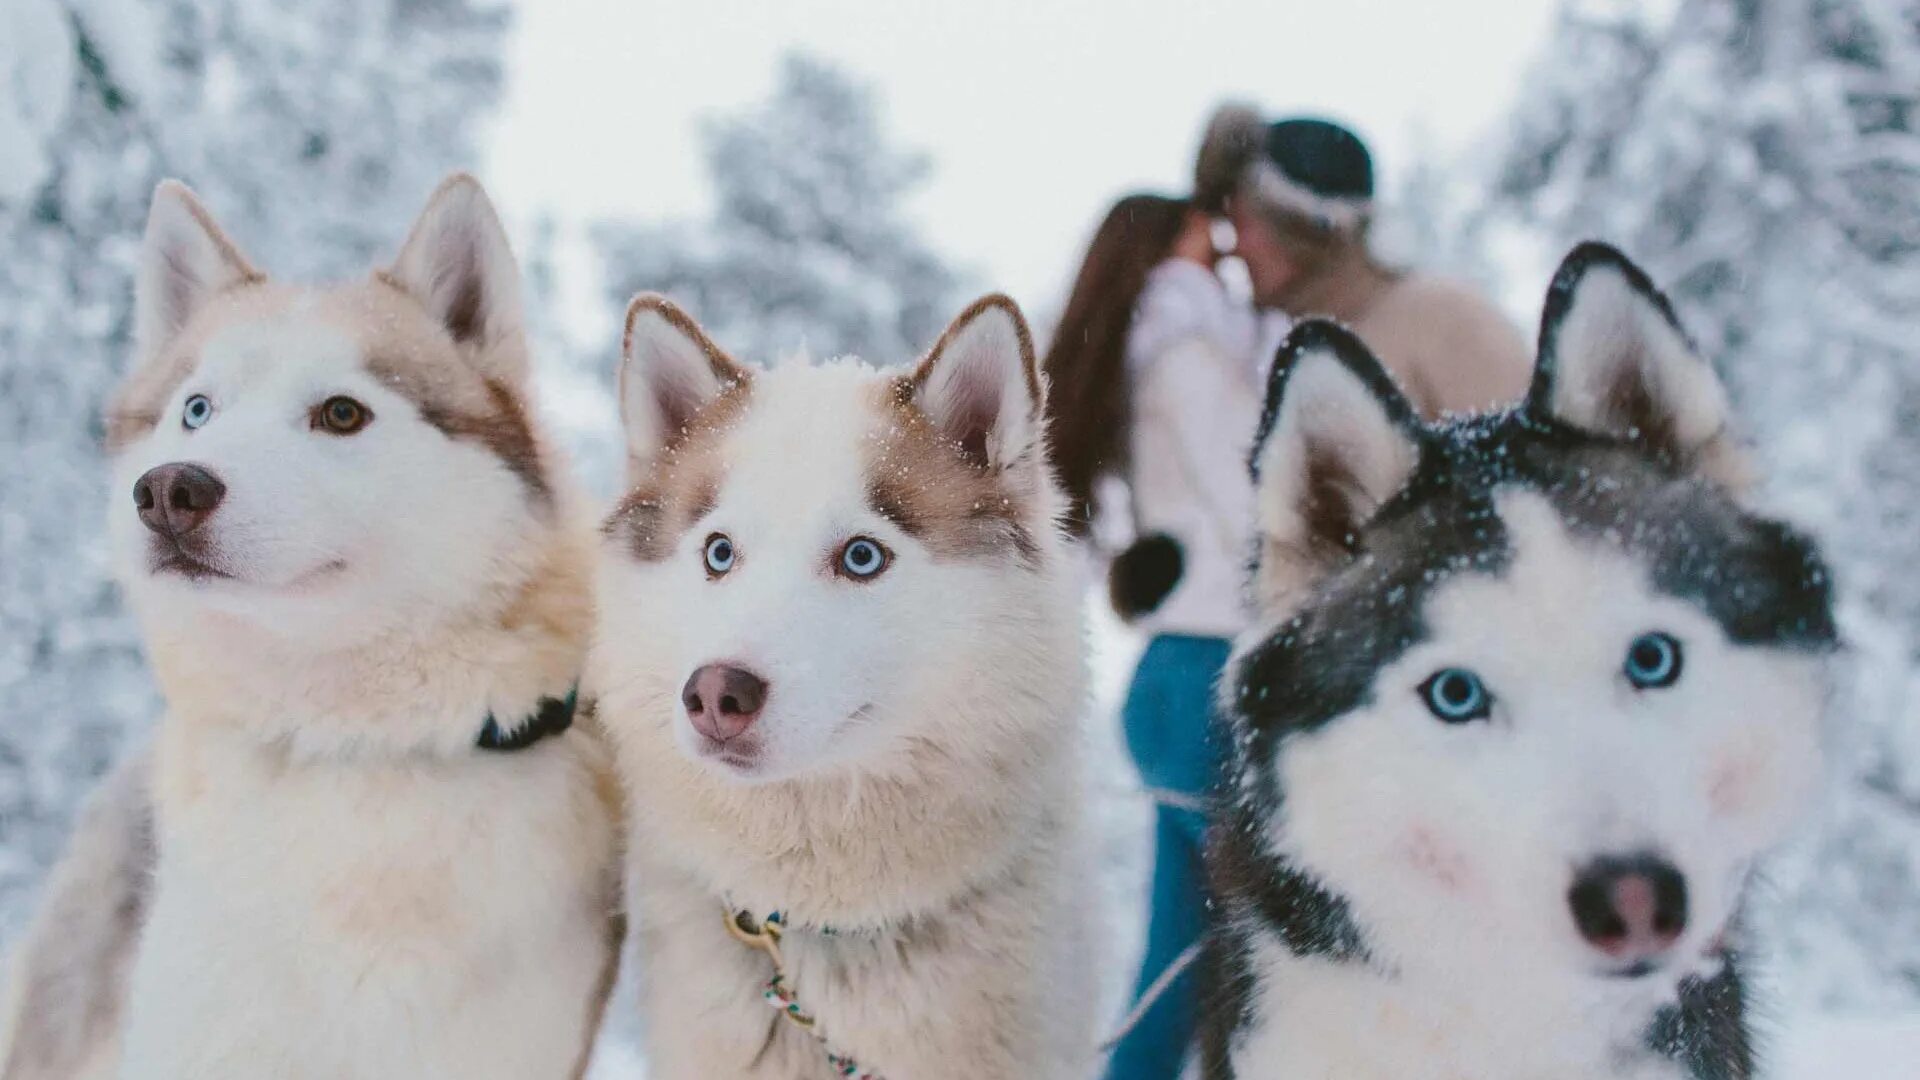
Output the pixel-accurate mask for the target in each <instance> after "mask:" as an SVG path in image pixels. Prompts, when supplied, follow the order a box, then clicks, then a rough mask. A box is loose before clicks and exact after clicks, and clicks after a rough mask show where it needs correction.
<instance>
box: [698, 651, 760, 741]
mask: <svg viewBox="0 0 1920 1080" xmlns="http://www.w3.org/2000/svg"><path fill="white" fill-rule="evenodd" d="M766 700H767V684H766V681H765V680H764V679H762V678H760V676H758V675H755V674H754V673H753V672H751V671H746V670H743V669H741V668H737V667H733V666H731V665H728V664H708V665H706V666H705V667H702V668H701V669H699V670H698V671H695V672H694V673H693V676H692V677H691V678H689V679H688V680H687V685H686V686H685V687H684V688H683V689H682V690H681V691H680V703H681V704H682V705H685V706H686V707H687V719H689V720H691V721H693V729H694V730H695V731H698V732H699V733H700V734H702V735H705V736H706V737H707V738H709V739H713V740H714V741H716V742H726V741H727V740H729V739H731V738H734V737H735V736H737V735H739V734H740V733H741V732H743V731H745V730H747V729H748V728H750V727H752V726H753V722H754V721H755V720H758V719H759V718H760V706H762V705H763V704H765V703H766Z"/></svg>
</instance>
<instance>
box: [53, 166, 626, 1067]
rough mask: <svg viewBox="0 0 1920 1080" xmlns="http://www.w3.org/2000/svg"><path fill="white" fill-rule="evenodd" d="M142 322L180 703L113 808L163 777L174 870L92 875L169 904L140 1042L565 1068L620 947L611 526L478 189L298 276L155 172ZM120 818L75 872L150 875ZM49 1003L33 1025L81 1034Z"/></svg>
mask: <svg viewBox="0 0 1920 1080" xmlns="http://www.w3.org/2000/svg"><path fill="white" fill-rule="evenodd" d="M135 353H136V355H135V361H134V369H133V371H132V373H131V375H130V376H129V377H128V379H127V381H126V383H125V385H124V386H123V387H122V389H121V390H120V392H119V394H118V395H117V397H116V398H115V399H114V400H113V402H112V403H111V404H110V407H109V414H108V441H109V453H110V456H111V462H112V475H113V488H114V490H115V491H117V492H120V493H122V494H120V496H119V498H118V501H117V502H116V504H115V505H114V507H113V508H112V511H111V514H110V527H111V539H112V547H113V551H114V555H115V558H116V562H117V564H118V567H119V570H120V572H121V574H122V576H123V578H124V583H125V586H126V590H127V594H128V597H129V599H130V601H131V604H132V606H133V608H134V610H135V612H136V613H137V615H138V617H139V619H140V622H141V625H142V629H143V631H144V634H145V641H146V644H147V648H148V651H149V654H150V656H151V659H152V663H153V667H154V671H155V673H156V675H157V676H158V679H159V682H160V684H161V688H162V690H163V691H164V693H165V696H166V700H167V706H168V715H167V716H166V718H165V719H164V720H163V721H162V724H161V726H160V729H159V733H158V736H157V740H156V744H155V747H154V751H153V756H152V760H151V762H148V763H141V762H136V765H135V769H134V770H133V771H132V773H130V774H128V775H123V777H122V778H121V779H120V780H118V781H116V782H115V785H114V786H115V787H116V788H120V789H124V790H123V791H122V792H121V795H122V797H121V798H118V799H110V800H108V801H107V802H106V803H105V804H103V806H102V809H101V812H102V813H104V814H107V815H109V817H113V816H114V815H113V810H114V808H115V807H116V806H119V807H121V813H120V814H119V815H118V816H117V818H116V820H121V821H138V820H140V819H141V811H142V810H143V809H144V807H146V806H147V805H149V797H148V795H147V792H146V791H145V790H143V787H144V786H150V789H151V795H150V805H151V807H152V818H153V846H154V847H155V848H157V851H158V857H157V863H156V865H155V866H154V868H153V880H152V883H151V895H144V894H142V895H139V896H136V897H129V896H128V895H127V893H128V892H129V890H127V889H124V888H104V889H102V890H101V892H102V894H101V895H100V896H99V897H98V898H97V899H96V900H95V903H97V904H100V905H117V906H118V907H119V908H125V907H127V906H128V905H129V904H132V905H133V906H135V907H138V908H144V910H145V912H146V915H145V922H144V926H143V927H142V928H141V929H140V931H139V934H138V938H139V941H138V955H137V958H136V959H135V960H134V962H133V968H132V974H131V985H130V989H129V990H128V991H127V1001H126V1013H127V1016H126V1021H125V1030H124V1034H123V1035H122V1036H121V1044H122V1045H121V1047H120V1054H119V1058H120V1064H119V1075H121V1076H123V1077H141V1078H145V1077H154V1078H171V1077H181V1078H185V1077H195V1078H206V1077H247V1078H257V1077H266V1076H273V1077H316V1078H317V1077H329V1078H333V1077H393V1076H421V1077H428V1076H447V1077H451V1076H460V1077H500V1078H502V1080H506V1078H514V1080H520V1078H527V1077H555V1078H560V1077H567V1076H572V1075H577V1074H578V1073H579V1072H581V1071H582V1069H583V1067H584V1061H585V1058H586V1055H587V1052H588V1047H589V1045H590V1042H591V1038H592V1034H593V1032H594V1030H595V1028H596V1027H597V1023H598V1019H599V1012H600V1008H601V1006H602V1003H603V1001H604V998H605V993H606V990H607V987H608V985H609V983H610V981H611V971H612V963H613V959H614V957H615V956H616V955H617V947H616V944H615V942H614V941H613V940H611V939H610V934H609V930H610V913H611V912H612V910H613V908H614V897H613V892H614V887H615V886H616V885H617V880H616V876H615V875H614V874H613V873H612V872H611V870H610V867H611V866H612V864H613V863H614V862H615V858H614V844H615V842H616V839H617V836H616V830H615V828H614V824H613V813H612V807H613V800H612V797H611V796H612V792H611V788H610V784H609V782H608V780H609V778H610V775H609V773H608V772H607V770H606V768H605V766H604V765H603V764H602V760H601V759H602V753H603V752H602V751H600V750H599V749H598V747H597V744H596V742H595V741H594V740H593V739H592V738H591V737H589V735H588V734H587V733H585V732H583V731H581V732H571V733H569V732H568V731H567V727H568V724H569V722H570V720H571V703H572V700H573V698H572V686H573V683H574V681H575V679H576V676H577V672H578V670H579V667H580V664H581V663H582V661H583V659H584V652H585V642H586V635H587V633H588V631H589V630H590V628H591V621H592V620H591V600H592V594H591V581H592V573H591V557H592V549H591V532H590V530H588V529H585V528H581V527H579V522H580V518H579V516H578V515H577V514H576V512H575V508H574V506H573V505H572V504H573V497H572V496H571V494H570V493H569V491H568V490H567V488H566V487H565V486H564V484H563V478H562V476H561V475H560V473H559V471H558V469H557V463H556V461H555V460H554V455H553V453H552V451H550V450H549V449H548V447H547V446H546V445H545V443H544V441H543V440H542V438H541V437H540V435H539V434H538V432H537V431H536V429H535V427H534V425H533V420H532V416H533V405H532V401H531V396H530V387H529V385H528V383H529V371H528V363H529V362H528V357H527V351H526V346H525V341H524V335H523V332H522V329H521V311H520V302H519V287H518V274H517V270H516V268H515V265H514V261H513V257H512V254H511V252H510V251H509V250H508V247H507V242H506V238H505V235H504V233H503V232H502V230H501V228H500V225H499V222H498V220H497V219H496V217H495V216H494V213H493V210H492V207H491V206H490V205H489V203H488V201H487V199H486V196H485V195H484V194H483V193H482V192H481V190H480V188H479V186H478V185H477V184H476V183H474V181H473V180H471V179H470V178H467V177H463V176H460V177H454V178H452V179H450V180H449V181H447V182H446V183H445V184H443V185H442V186H441V188H440V189H439V190H438V191H436V192H435V193H434V195H433V198H432V200H431V201H430V202H429V203H428V205H427V208H426V210H425V211H424V213H423V214H422V215H421V218H420V220H419V221H418V222H417V223H416V225H415V227H414V229H413V232H412V234H411V236H409V238H408V239H407V241H406V243H405V245H404V246H403V247H402V249H401V252H400V255H399V258H398V260H397V261H396V262H395V263H394V264H393V265H392V266H391V267H390V268H388V269H386V270H383V271H381V272H378V273H376V274H374V275H372V276H371V277H370V278H369V279H367V280H365V281H362V282H359V283H356V284H350V285H343V286H338V287H331V288H317V289H308V288H299V287H294V286H290V285H283V284H279V283H276V282H273V281H270V280H268V279H267V278H266V277H265V276H264V275H263V274H262V273H261V272H260V271H258V270H256V269H255V268H254V267H253V266H252V265H251V264H250V263H249V262H248V261H247V260H246V258H245V257H244V256H242V255H241V253H240V251H239V250H238V248H236V247H235V245H234V244H233V242H232V241H231V240H229V239H228V238H227V237H226V235H225V234H224V233H222V231H221V230H220V228H219V227H218V226H217V225H216V224H215V223H214V221H213V219H212V218H211V216H209V214H208V213H207V211H206V210H205V209H203V208H202V207H201V205H200V204H199V202H198V201H197V200H196V199H195V198H194V197H193V195H192V194H191V193H190V192H188V190H187V189H186V188H184V187H182V186H180V185H178V184H175V183H166V184H162V185H161V187H160V188H159V190H158V191H157V192H156V194H155V196H154V202H153V209H152V213H151V216H150V218H149V220H148V225H147V235H146V240H145V247H144V250H143V252H142V256H141V263H140V269H139V275H138V279H137V283H136V326H135ZM139 772H145V775H144V776H138V773H139ZM122 804H124V805H122ZM126 835H127V831H126V830H125V829H115V828H113V827H112V826H111V822H107V823H98V822H96V823H93V827H90V828H88V829H85V830H83V831H82V833H81V835H80V842H82V843H87V844H100V845H105V846H107V847H109V848H112V849H113V851H112V852H109V853H108V855H111V856H112V857H111V858H109V857H107V856H106V855H103V854H102V853H101V852H95V851H76V852H75V853H73V854H72V855H70V856H69V859H68V862H69V864H70V865H71V866H72V867H74V874H75V876H76V879H83V878H86V877H88V876H89V875H91V877H92V878H94V879H97V880H101V881H104V882H110V883H124V882H126V881H128V880H138V879H139V876H140V874H141V872H142V870H143V869H144V868H143V867H142V866H140V865H138V864H139V862H140V860H141V859H142V858H144V857H150V852H146V849H145V848H144V847H143V845H141V844H139V843H137V842H127V841H126ZM116 852H117V854H114V853H116ZM143 852H145V854H143ZM116 860H117V865H115V864H116ZM102 862H104V863H106V865H104V866H95V865H94V864H95V863H102ZM81 899H82V898H81V897H79V896H78V895H77V894H76V893H75V892H74V891H72V890H70V889H62V888H60V887H58V885H57V884H56V888H55V892H54V897H53V900H54V903H55V904H56V906H62V905H64V906H65V907H66V908H67V909H68V910H67V911H66V914H67V915H70V916H79V915H84V914H85V913H83V912H75V911H73V910H72V908H73V906H74V905H76V904H77V903H79V902H80V900H81ZM69 921H70V920H68V919H64V918H51V917H50V918H48V919H46V920H43V922H42V927H43V931H44V932H47V933H54V932H58V928H59V927H60V926H61V925H65V924H66V923H67V922H69ZM110 921H111V920H109V919H105V918H78V919H77V922H78V924H79V925H81V926H83V927H85V926H94V925H98V924H101V923H104V922H110ZM30 944H31V943H30ZM88 945H89V947H91V946H92V945H93V942H91V941H90V942H88ZM28 955H29V956H30V957H33V956H40V957H44V956H46V955H49V950H47V949H45V948H40V949H30V950H29V953H28ZM76 963H80V964H89V965H92V966H91V967H90V968H89V969H88V970H87V971H85V972H81V973H80V975H82V976H84V978H81V979H80V981H81V982H83V983H86V984H87V985H90V986H94V987H95V989H96V990H97V991H98V992H99V993H100V994H101V995H102V996H106V995H108V993H109V990H110V984H111V982H112V979H111V978H110V971H109V972H108V974H107V975H102V974H101V971H102V970H107V969H109V968H110V965H105V964H100V963H96V962H95V961H94V960H92V959H89V958H88V954H86V953H83V954H82V955H81V956H80V957H78V958H77V959H76ZM41 974H42V975H43V976H48V973H47V972H44V971H43V972H42V973H41ZM58 976H59V973H58V972H57V971H56V972H53V973H51V975H50V976H48V979H47V981H45V983H44V984H45V985H47V986H57V985H58V984H59V979H58ZM88 980H92V981H91V982H89V981H88ZM31 990H32V987H29V991H30V992H31ZM58 1004H61V1005H62V1006H63V1007H65V1006H70V1005H72V1004H73V1003H70V1002H58ZM101 1009H102V1011H106V1012H111V1011H112V1003H111V1001H105V1002H102V1004H101ZM55 1011H56V1012H57V1011H58V1010H55ZM70 1016H71V1014H69V1019H70ZM58 1020H59V1018H58V1017H52V1018H49V1021H48V1022H50V1023H51V1022H56V1021H58ZM39 1022H40V1021H39V1020H38V1018H37V1016H36V1015H35V1013H34V1012H33V1011H32V1009H31V1007H30V1006H29V1007H28V1011H27V1013H26V1015H25V1016H24V1018H23V1019H22V1020H21V1021H20V1022H19V1026H20V1028H21V1030H20V1031H18V1032H17V1033H16V1035H15V1041H16V1052H15V1056H16V1058H17V1057H19V1053H20V1048H21V1047H28V1048H29V1049H30V1045H31V1044H33V1043H35V1042H36V1041H37V1042H38V1043H40V1044H42V1045H47V1044H52V1043H57V1042H58V1041H59V1039H61V1038H65V1037H67V1035H68V1034H70V1032H55V1033H52V1034H51V1035H50V1036H49V1035H48V1034H47V1033H44V1032H36V1031H34V1030H32V1028H33V1027H34V1025H36V1024H37V1023H39ZM96 1026H97V1025H96ZM56 1049H58V1048H57V1047H56ZM28 1064H29V1065H30V1064H31V1063H30V1062H29V1063H28ZM26 1067H27V1066H25V1065H23V1066H22V1068H23V1069H24V1068H26Z"/></svg>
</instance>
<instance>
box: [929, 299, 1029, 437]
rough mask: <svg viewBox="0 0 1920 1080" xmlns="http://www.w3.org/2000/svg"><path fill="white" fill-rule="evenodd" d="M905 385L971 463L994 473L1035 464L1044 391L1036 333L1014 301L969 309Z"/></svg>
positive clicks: (995, 301)
mask: <svg viewBox="0 0 1920 1080" xmlns="http://www.w3.org/2000/svg"><path fill="white" fill-rule="evenodd" d="M908 385H909V386H910V387H911V391H912V395H913V403H914V405H915V406H917V407H918V408H919V409H920V411H921V412H923V413H925V414H926V415H927V417H928V418H929V419H930V420H932V421H933V424H934V427H935V428H937V429H938V430H939V431H940V433H941V434H942V435H943V436H945V437H946V439H947V440H948V441H949V442H950V443H952V444H953V445H954V446H955V447H957V448H958V449H959V451H960V453H961V454H962V456H964V457H965V458H966V459H967V460H968V461H970V462H972V463H973V464H975V465H977V466H979V467H981V468H987V469H996V470H997V469H1005V468H1008V467H1009V466H1012V465H1014V464H1016V463H1018V462H1022V461H1031V460H1035V459H1036V458H1037V454H1038V450H1039V446H1040V432H1041V423H1042V421H1041V418H1042V416H1043V415H1044V411H1045V408H1046V390H1045V387H1044V384H1043V383H1042V382H1041V380H1040V365H1039V361H1038V360H1037V359H1036V358H1035V356H1034V351H1033V332H1032V331H1031V330H1029V329H1028V328H1027V320H1026V318H1025V317H1024V316H1022V315H1021V314H1020V307H1019V305H1017V304H1015V303H1014V302H1013V300H1012V299H1011V298H1009V297H1007V296H1004V295H1002V294H1000V293H993V294H990V295H988V296H983V297H981V298H980V299H978V300H975V301H974V302H973V303H972V304H970V305H968V307H967V309H966V310H965V311H963V312H961V313H960V315H959V316H958V317H957V318H955V319H954V320H953V322H952V324H951V325H949V326H948V327H947V329H946V332H945V333H943V334H941V335H940V340H939V341H937V342H935V343H934V346H933V348H932V349H931V350H929V351H928V353H927V355H926V358H925V359H923V360H921V361H920V366H919V367H918V368H916V369H914V372H913V375H912V377H911V379H910V380H909V383H908Z"/></svg>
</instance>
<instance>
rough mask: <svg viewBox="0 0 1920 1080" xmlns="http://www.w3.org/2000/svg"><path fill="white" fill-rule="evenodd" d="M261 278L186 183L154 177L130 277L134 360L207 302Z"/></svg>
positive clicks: (144, 358)
mask: <svg viewBox="0 0 1920 1080" xmlns="http://www.w3.org/2000/svg"><path fill="white" fill-rule="evenodd" d="M263 278H264V275H263V274H261V273H260V271H258V270H256V269H254V267H253V264H252V263H251V262H249V261H247V257H246V256H245V255H243V254H241V252H240V248H239V247H238V246H237V245H236V244H234V242H233V241H232V240H231V239H229V238H228V236H227V234H226V231H225V230H223V229H221V228H220V225H219V223H218V222H216V221H214V220H213V215H212V214H210V213H208V212H207V208H206V207H204V206H202V205H201V204H200V200H199V199H198V198H197V197H195V196H194V194H193V191H192V190H191V189H189V188H188V187H187V185H185V184H183V183H181V182H180V181H178V180H162V181H160V184H159V186H158V187H156V188H154V190H153V204H152V206H151V207H150V208H149V209H148V211H147V232H146V236H145V238H144V239H143V240H142V241H141V249H140V266H139V271H138V273H137V275H136V277H135V279H134V288H133V292H134V316H133V338H134V355H135V357H136V363H138V364H145V363H147V362H148V361H150V360H152V359H154V358H155V357H156V356H157V355H158V354H159V353H160V352H161V350H163V349H165V348H166V345H167V343H168V342H170V341H172V340H173V337H174V335H175V334H178V333H179V332H180V329H181V327H183V326H185V325H186V324H187V320H188V319H191V318H192V317H193V314H194V312H196V311H198V310H200V307H201V305H202V304H205V303H206V302H207V300H209V299H211V298H212V297H214V296H216V295H218V294H219V293H221V292H223V291H225V290H227V289H230V288H233V287H234V286H236V285H240V284H244V283H247V282H253V281H260V280H263Z"/></svg>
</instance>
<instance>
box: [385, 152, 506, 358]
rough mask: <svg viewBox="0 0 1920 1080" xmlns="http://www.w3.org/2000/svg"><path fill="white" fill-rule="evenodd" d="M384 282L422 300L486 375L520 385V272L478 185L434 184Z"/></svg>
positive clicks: (460, 179)
mask: <svg viewBox="0 0 1920 1080" xmlns="http://www.w3.org/2000/svg"><path fill="white" fill-rule="evenodd" d="M384 276H385V278H386V279H387V280H388V281H389V282H391V283H392V284H394V285H397V286H399V287H400V288H401V289H403V290H405V291H406V292H407V293H408V294H409V295H411V296H412V297H413V298H414V299H416V300H418V301H420V303H421V304H422V305H424V306H425V307H426V309H427V313H428V314H429V315H431V316H433V318H434V319H435V320H436V321H437V322H439V323H440V325H441V326H443V327H445V328H446V331H447V334H448V336H450V337H451V338H453V340H454V343H455V344H457V345H459V346H460V347H461V352H462V354H463V355H465V356H466V357H467V358H468V359H469V360H470V361H472V362H473V363H474V364H475V365H476V366H478V367H479V368H480V369H481V373H482V374H483V375H486V376H487V377H488V378H493V379H499V380H502V381H504V382H507V383H509V384H511V385H516V386H517V385H522V384H524V383H525V382H526V381H527V378H528V376H529V374H530V372H529V366H530V365H529V362H528V357H527V347H526V335H525V313H524V312H523V310H522V308H521V300H520V267H519V264H518V263H517V262H515V260H514V257H513V247H512V245H510V244H509V243H508V242H507V231H506V229H505V228H503V227H502V226H501V224H500V216H499V215H498V214H497V213H495V212H494V209H493V202H492V200H490V199H488V198H487V193H486V191H485V190H484V189H482V188H481V186H480V182H479V181H478V180H475V179H474V178H473V177H471V176H468V175H467V174H465V173H455V174H453V175H452V176H449V177H447V178H446V179H445V180H443V181H441V182H440V186H439V187H437V188H435V189H434V192H433V194H432V195H430V196H428V198H427V205H426V208H425V209H424V210H422V211H420V216H419V218H418V219H416V220H415V221H414V223H413V229H412V231H411V232H409V233H408V234H407V239H406V242H405V243H403V244H401V245H400V254H399V256H398V257H397V258H395V259H394V261H393V265H392V266H390V267H388V268H387V270H386V271H385V274H384Z"/></svg>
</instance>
